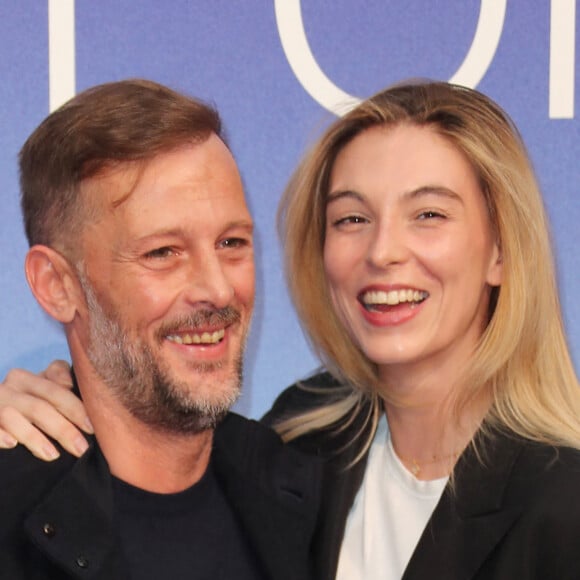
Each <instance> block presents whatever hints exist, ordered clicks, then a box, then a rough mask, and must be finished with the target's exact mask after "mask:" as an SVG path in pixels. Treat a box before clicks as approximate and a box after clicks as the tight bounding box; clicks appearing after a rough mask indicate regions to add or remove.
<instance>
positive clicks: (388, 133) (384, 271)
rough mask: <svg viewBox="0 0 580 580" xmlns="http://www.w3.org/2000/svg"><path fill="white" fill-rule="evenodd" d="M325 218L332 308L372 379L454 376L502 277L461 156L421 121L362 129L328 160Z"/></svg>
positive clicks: (485, 214) (495, 249) (481, 207)
mask: <svg viewBox="0 0 580 580" xmlns="http://www.w3.org/2000/svg"><path fill="white" fill-rule="evenodd" d="M326 221H327V225H326V233H325V245H324V266H325V270H326V275H327V277H328V283H329V287H330V291H331V295H332V299H333V303H334V307H335V309H336V311H337V313H338V316H339V317H340V319H341V320H342V322H343V323H344V324H345V326H346V327H347V328H348V329H349V331H350V333H351V336H352V338H353V339H354V341H355V342H356V343H357V344H358V345H359V347H360V348H361V349H362V351H363V352H364V354H365V355H366V356H367V357H368V358H369V359H370V360H371V361H372V362H374V363H377V364H378V365H379V369H380V373H381V376H383V378H388V376H389V372H392V371H395V370H396V371H397V374H398V372H399V371H401V370H404V371H405V372H412V371H413V370H414V369H423V371H425V370H426V369H428V370H429V371H431V372H432V371H434V370H439V369H441V370H442V371H444V369H445V368H447V369H455V371H456V372H457V371H458V370H459V366H460V364H461V362H464V361H465V360H466V359H467V358H468V357H470V356H471V354H472V352H473V349H474V347H475V344H476V342H477V340H478V338H479V337H480V336H481V333H482V331H483V329H484V327H485V323H486V316H487V307H488V303H489V294H490V287H491V286H497V285H499V284H500V283H501V272H502V266H501V260H500V256H499V251H498V247H497V244H496V241H495V239H494V235H493V234H492V230H491V226H490V222H489V216H488V211H487V208H486V204H485V200H484V197H483V194H482V192H481V189H480V187H479V184H478V180H477V178H476V175H475V173H474V171H473V169H472V168H471V166H470V164H469V162H468V161H467V159H466V158H465V157H464V156H463V154H462V153H461V152H460V151H459V150H458V149H457V148H456V147H455V146H454V145H452V144H451V143H450V142H449V141H447V140H446V139H445V138H443V137H442V136H440V135H438V134H437V133H436V132H435V131H434V130H433V129H430V128H428V127H417V126H413V125H407V124H401V125H397V126H395V127H389V128H385V127H375V128H372V129H369V130H366V131H365V132H363V133H362V134H360V135H358V136H357V137H356V138H355V139H353V140H352V141H351V142H350V143H349V144H348V145H346V146H345V147H344V149H343V150H342V151H341V152H340V153H339V155H338V157H337V159H336V162H335V164H334V167H333V170H332V172H331V176H330V188H329V194H328V198H327V209H326ZM443 375H445V372H443Z"/></svg>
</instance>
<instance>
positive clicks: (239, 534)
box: [113, 467, 263, 580]
mask: <svg viewBox="0 0 580 580" xmlns="http://www.w3.org/2000/svg"><path fill="white" fill-rule="evenodd" d="M113 493H114V498H115V514H116V520H117V522H118V525H119V535H120V540H121V543H122V546H123V550H124V552H125V555H126V559H127V562H128V564H129V569H130V571H131V580H165V579H171V580H181V579H183V580H185V579H187V580H220V579H224V580H231V579H233V578H235V579H236V580H256V579H259V578H263V574H262V572H261V571H260V565H259V562H258V561H257V558H256V556H255V554H254V552H253V550H252V549H251V547H250V545H249V542H248V541H247V539H246V536H245V534H244V531H243V529H242V528H241V526H240V523H239V522H238V520H237V518H236V516H235V514H234V512H233V511H232V508H231V506H230V504H229V503H228V500H227V499H226V497H225V495H224V493H223V491H222V489H221V487H220V485H219V483H218V481H217V479H216V477H215V475H214V473H213V470H212V469H211V467H210V468H208V470H207V472H206V473H205V475H204V476H203V478H202V479H201V480H200V481H199V482H198V483H196V484H195V485H193V486H192V487H190V488H189V489H187V490H185V491H182V492H180V493H175V494H157V493H150V492H147V491H143V490H141V489H138V488H136V487H133V486H131V485H129V484H127V483H124V482H122V481H120V480H118V479H116V478H113Z"/></svg>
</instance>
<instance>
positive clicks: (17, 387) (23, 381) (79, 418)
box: [0, 361, 94, 438]
mask: <svg viewBox="0 0 580 580" xmlns="http://www.w3.org/2000/svg"><path fill="white" fill-rule="evenodd" d="M55 363H58V364H55ZM60 363H62V364H60ZM63 364H64V365H66V363H65V362H64V361H55V362H54V363H51V365H55V367H54V368H56V367H57V366H60V367H61V371H62V369H63V366H62V365H63ZM49 368H51V367H50V366H49ZM47 370H48V369H47ZM45 372H46V371H45ZM57 372H60V371H57ZM69 380H70V375H69ZM25 394H26V395H28V397H29V398H22V397H21V396H22V395H25ZM19 395H20V397H19ZM35 399H38V400H41V401H45V402H47V403H49V404H50V405H52V406H53V407H54V408H55V409H56V410H57V411H58V412H59V413H60V414H62V415H63V416H64V418H66V419H67V420H68V421H70V422H71V423H73V424H74V425H76V426H77V427H78V428H79V429H82V430H83V431H85V433H91V434H92V433H93V432H94V431H93V426H92V424H91V422H90V420H89V418H88V416H87V413H86V411H85V408H84V405H83V403H82V401H81V400H80V399H79V398H78V397H77V396H76V395H75V394H74V393H72V392H71V391H70V390H69V389H68V388H64V387H63V386H62V384H61V383H55V382H53V381H52V380H49V379H47V378H44V377H42V376H39V375H35V374H34V373H31V372H29V371H25V370H23V369H12V370H11V371H9V373H8V374H7V375H6V379H5V380H4V384H3V385H2V386H0V403H4V404H6V405H8V406H13V407H15V408H17V409H19V410H20V412H21V413H22V414H23V415H24V416H25V417H28V418H29V419H30V420H31V421H32V422H33V423H34V424H36V425H39V421H40V420H42V417H40V416H38V415H37V414H33V413H32V409H31V405H33V404H34V400H35ZM48 435H51V436H54V433H53V432H51V431H49V432H48ZM55 438H56V437H55Z"/></svg>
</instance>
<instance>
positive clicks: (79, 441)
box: [0, 360, 93, 461]
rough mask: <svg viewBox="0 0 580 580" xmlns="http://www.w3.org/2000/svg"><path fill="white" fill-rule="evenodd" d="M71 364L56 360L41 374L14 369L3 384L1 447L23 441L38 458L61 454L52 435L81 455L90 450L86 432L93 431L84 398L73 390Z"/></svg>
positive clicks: (69, 449) (1, 386)
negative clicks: (83, 401)
mask: <svg viewBox="0 0 580 580" xmlns="http://www.w3.org/2000/svg"><path fill="white" fill-rule="evenodd" d="M71 389H72V377H71V371H70V366H69V364H68V363H66V362H65V361H62V360H55V361H53V362H51V363H50V365H48V367H47V368H46V369H45V370H44V371H42V372H41V373H39V374H38V375H36V374H34V373H31V372H29V371H26V370H23V369H12V370H11V371H9V372H8V374H7V375H6V378H5V379H4V381H3V382H2V383H0V448H5V449H7V448H11V447H15V446H16V445H17V444H18V443H21V444H22V445H24V446H25V447H27V448H28V449H29V450H30V451H31V452H32V453H33V454H34V455H35V456H36V457H39V458H40V459H44V460H45V461H52V460H53V459H56V458H57V457H58V456H59V453H58V451H57V449H56V447H55V446H54V445H53V444H52V443H51V442H50V440H49V439H48V437H52V438H53V439H55V440H56V441H58V442H59V443H60V444H61V445H62V446H63V447H64V449H66V450H67V451H69V452H70V453H72V454H73V455H76V456H77V457H79V456H80V455H82V454H83V453H84V452H85V451H86V449H87V446H88V444H87V441H86V439H85V437H84V436H83V434H82V431H84V432H85V433H92V432H93V428H92V425H91V423H90V421H89V418H88V417H87V414H86V412H85V409H84V406H83V404H82V401H81V400H80V399H79V398H78V397H77V396H76V395H75V394H74V393H73V392H72V391H71Z"/></svg>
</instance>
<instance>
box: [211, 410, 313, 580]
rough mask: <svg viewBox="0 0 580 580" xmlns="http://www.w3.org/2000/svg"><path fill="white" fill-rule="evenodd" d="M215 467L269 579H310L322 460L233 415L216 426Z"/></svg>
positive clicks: (264, 428) (261, 427)
mask: <svg viewBox="0 0 580 580" xmlns="http://www.w3.org/2000/svg"><path fill="white" fill-rule="evenodd" d="M214 441H215V445H214V452H213V456H212V459H213V461H214V464H213V465H214V469H215V470H216V474H217V475H218V478H219V480H220V482H221V485H222V486H223V489H224V492H225V493H226V495H227V497H228V499H229V500H230V502H231V504H232V507H233V509H234V511H235V512H236V514H237V516H238V517H239V519H240V521H241V523H242V527H243V528H244V531H245V532H246V534H247V536H248V539H249V541H250V544H251V545H252V546H253V547H254V549H255V550H256V554H257V556H258V558H259V560H260V562H261V563H262V565H263V567H264V569H265V572H266V576H267V578H272V579H276V580H296V578H304V579H305V580H306V579H307V578H309V577H311V572H310V566H311V555H310V550H311V541H312V534H313V532H314V526H315V522H316V518H317V516H318V507H319V493H320V482H321V473H320V471H321V463H320V462H319V461H318V460H315V459H314V458H308V457H306V456H305V455H303V454H301V453H299V452H297V451H296V450H294V449H291V448H289V447H285V446H284V445H283V444H282V442H281V441H280V439H279V438H278V437H277V435H275V434H274V433H272V432H271V431H270V429H268V428H266V427H264V426H263V425H260V424H258V423H256V422H252V421H247V420H245V419H242V418H241V417H238V416H236V415H233V414H230V415H229V416H228V417H227V419H226V420H225V421H224V422H223V423H222V424H221V425H220V426H219V427H218V429H217V430H216V435H215V439H214Z"/></svg>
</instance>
